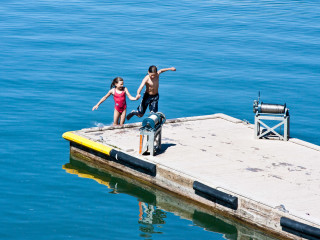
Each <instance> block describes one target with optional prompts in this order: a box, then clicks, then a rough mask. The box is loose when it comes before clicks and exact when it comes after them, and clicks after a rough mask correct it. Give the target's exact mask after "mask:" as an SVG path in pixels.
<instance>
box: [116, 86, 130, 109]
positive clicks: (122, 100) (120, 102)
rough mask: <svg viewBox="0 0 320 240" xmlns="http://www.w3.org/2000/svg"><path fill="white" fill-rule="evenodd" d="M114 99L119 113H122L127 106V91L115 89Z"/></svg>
mask: <svg viewBox="0 0 320 240" xmlns="http://www.w3.org/2000/svg"><path fill="white" fill-rule="evenodd" d="M113 99H114V103H115V105H114V108H115V109H116V110H117V111H118V112H119V113H122V112H123V111H124V110H125V109H126V108H127V103H126V92H125V91H124V90H123V91H122V93H117V90H116V89H114V94H113Z"/></svg>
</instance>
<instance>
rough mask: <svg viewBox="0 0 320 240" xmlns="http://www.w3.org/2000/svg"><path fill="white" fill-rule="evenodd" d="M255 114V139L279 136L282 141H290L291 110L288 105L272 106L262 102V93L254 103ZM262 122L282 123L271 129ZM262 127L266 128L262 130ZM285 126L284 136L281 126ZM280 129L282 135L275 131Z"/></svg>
mask: <svg viewBox="0 0 320 240" xmlns="http://www.w3.org/2000/svg"><path fill="white" fill-rule="evenodd" d="M253 112H254V113H255V118H254V125H255V128H254V135H255V138H257V139H259V138H264V137H267V136H268V137H269V136H277V137H279V139H280V140H286V141H287V140H288V139H289V133H290V126H289V124H290V121H289V120H290V117H289V109H288V108H287V106H286V104H283V105H281V104H270V103H263V102H260V92H259V97H258V100H254V101H253ZM262 120H271V121H278V122H279V121H280V123H278V124H277V125H275V126H273V127H269V126H268V125H267V124H266V123H265V122H263V121H262ZM260 125H263V127H264V128H261V129H260ZM282 125H283V126H284V129H283V134H282V135H281V126H282ZM277 128H280V134H279V133H278V132H276V131H275V129H277Z"/></svg>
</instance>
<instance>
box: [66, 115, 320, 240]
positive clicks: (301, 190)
mask: <svg viewBox="0 0 320 240" xmlns="http://www.w3.org/2000/svg"><path fill="white" fill-rule="evenodd" d="M140 127H141V123H134V124H126V125H124V127H122V128H119V127H111V126H110V127H103V128H98V127H95V128H89V129H82V130H78V131H73V132H67V133H65V134H63V137H64V138H65V139H67V140H69V141H70V152H71V155H74V156H77V158H78V159H79V158H80V159H82V161H84V162H85V163H86V164H88V165H89V166H92V167H95V168H99V169H102V170H103V169H104V168H106V169H107V168H115V169H118V170H120V171H122V172H123V173H124V174H125V175H127V176H131V177H134V178H137V179H139V180H141V181H142V182H145V183H147V184H149V185H155V186H158V187H160V188H163V189H166V190H168V191H170V192H173V193H175V194H178V195H180V196H182V197H184V198H186V199H190V200H192V201H194V202H196V203H199V204H200V205H202V206H205V207H206V208H208V209H211V210H212V211H218V212H220V213H223V214H225V215H228V216H230V217H232V218H234V219H240V220H243V221H245V222H247V223H249V224H251V225H254V226H256V227H258V228H260V229H264V230H265V231H267V232H270V233H272V234H273V235H276V236H278V237H282V238H288V239H320V147H319V146H317V145H314V144H310V143H307V142H304V141H301V140H299V139H293V138H291V139H290V140H289V141H278V140H268V139H263V140H262V139H259V140H257V139H254V129H253V128H254V127H253V125H252V124H248V123H246V122H243V121H241V120H239V119H235V118H233V117H230V116H227V115H224V114H214V115H208V116H199V117H189V118H178V119H172V120H167V122H166V123H165V124H164V125H163V127H162V147H161V151H160V152H159V153H157V154H156V155H155V156H150V155H139V153H138V151H139V135H140V132H139V128H140Z"/></svg>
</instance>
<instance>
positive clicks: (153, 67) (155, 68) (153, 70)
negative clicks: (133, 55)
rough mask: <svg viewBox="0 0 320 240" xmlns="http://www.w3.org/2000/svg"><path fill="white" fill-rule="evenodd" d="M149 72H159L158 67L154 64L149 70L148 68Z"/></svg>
mask: <svg viewBox="0 0 320 240" xmlns="http://www.w3.org/2000/svg"><path fill="white" fill-rule="evenodd" d="M148 72H149V73H157V72H158V69H157V67H156V66H154V65H152V66H150V67H149V70H148Z"/></svg>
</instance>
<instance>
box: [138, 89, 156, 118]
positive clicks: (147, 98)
mask: <svg viewBox="0 0 320 240" xmlns="http://www.w3.org/2000/svg"><path fill="white" fill-rule="evenodd" d="M158 101H159V94H157V95H149V94H148V93H144V95H143V98H142V101H141V103H140V106H139V107H138V112H139V114H142V115H143V114H144V113H145V112H146V110H147V107H148V106H149V110H150V112H158Z"/></svg>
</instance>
